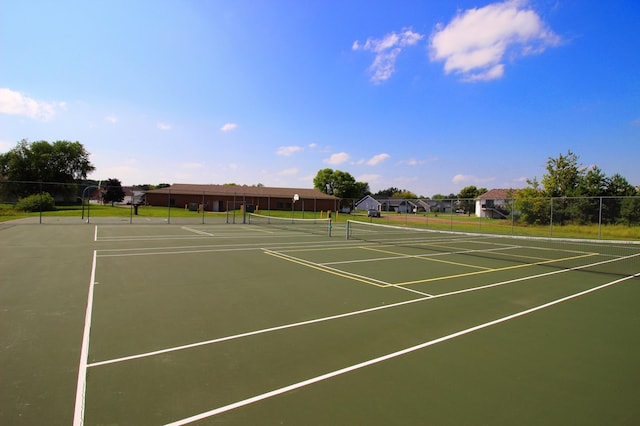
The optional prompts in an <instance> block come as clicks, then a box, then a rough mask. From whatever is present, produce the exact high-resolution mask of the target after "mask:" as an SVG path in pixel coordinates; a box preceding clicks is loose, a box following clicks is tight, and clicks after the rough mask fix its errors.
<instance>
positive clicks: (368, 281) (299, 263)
mask: <svg viewBox="0 0 640 426" xmlns="http://www.w3.org/2000/svg"><path fill="white" fill-rule="evenodd" d="M263 251H264V253H266V254H268V255H271V256H274V257H277V258H280V259H283V260H288V261H289V262H293V263H297V264H298V265H302V266H306V267H308V268H311V269H316V270H318V271H322V272H326V273H328V274H331V275H337V276H339V277H342V278H347V279H349V280H353V281H358V282H361V283H365V284H369V285H373V286H376V287H380V288H386V287H391V286H392V285H393V284H389V283H385V284H378V283H375V282H373V281H371V280H366V279H364V278H360V277H358V276H354V275H349V274H346V273H343V272H338V271H335V270H332V269H329V268H327V267H324V266H320V265H317V264H314V263H309V262H306V261H303V260H300V259H296V258H294V257H289V256H285V255H282V254H280V253H277V252H273V251H270V250H266V249H263ZM381 282H382V281H381Z"/></svg>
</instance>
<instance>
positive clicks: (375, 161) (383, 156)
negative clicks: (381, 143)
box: [365, 153, 391, 166]
mask: <svg viewBox="0 0 640 426" xmlns="http://www.w3.org/2000/svg"><path fill="white" fill-rule="evenodd" d="M389 157H391V156H390V155H389V154H384V153H383V154H378V155H374V156H373V157H371V158H370V159H368V160H367V162H366V163H365V164H366V165H367V166H375V165H377V164H380V163H382V162H383V161H384V160H386V159H387V158H389Z"/></svg>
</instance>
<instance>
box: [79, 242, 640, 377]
mask: <svg viewBox="0 0 640 426" xmlns="http://www.w3.org/2000/svg"><path fill="white" fill-rule="evenodd" d="M638 256H640V253H637V254H634V255H630V256H625V257H621V258H616V259H609V260H603V261H601V262H597V263H593V264H590V265H582V266H576V267H574V268H571V269H559V270H556V271H550V272H545V273H542V274H538V275H530V276H526V277H520V278H514V279H511V280H506V281H500V282H497V283H492V284H486V285H482V286H477V287H471V288H465V289H461V290H455V291H451V292H447V293H441V294H436V295H433V296H429V297H419V298H417V299H411V300H405V301H403V302H397V303H392V304H389V305H382V306H375V307H373V308H367V309H361V310H358V311H352V312H345V313H343V314H337V315H331V316H328V317H321V318H315V319H312V320H308V321H301V322H296V323H291V324H284V325H280V326H276V327H269V328H263V329H260V330H254V331H249V332H246V333H240V334H235V335H231V336H225V337H220V338H217V339H211V340H205V341H202V342H196V343H190V344H187V345H181V346H174V347H170V348H165V349H159V350H157V351H151V352H144V353H140V354H135V355H129V356H125V357H120V358H113V359H109V360H104V361H98V362H94V363H91V364H88V367H90V368H91V367H99V366H102V365H109V364H115V363H118V362H125V361H131V360H134V359H139V358H147V357H151V356H155V355H161V354H165V353H169V352H177V351H181V350H185V349H191V348H197V347H199V346H206V345H211V344H215V343H219V342H224V341H228V340H234V339H240V338H243V337H249V336H254V335H258V334H264V333H270V332H273V331H279V330H286V329H288V328H295V327H301V326H305V325H310V324H315V323H320V322H325V321H331V320H335V319H340V318H347V317H351V316H356V315H362V314H367V313H370V312H375V311H380V310H384V309H391V308H397V307H399V306H403V305H409V304H411V303H418V302H424V301H426V300H430V299H438V298H442V297H449V296H455V295H458V294H463V293H470V292H473V291H479V290H485V289H488V288H493V287H499V286H503V285H507V284H513V283H517V282H521V281H528V280H531V279H536V278H543V277H547V276H551V275H556V274H562V273H565V272H571V271H577V270H580V269H585V268H588V267H592V266H598V265H603V264H606V263H612V262H617V261H620V260H627V259H630V258H633V257H638Z"/></svg>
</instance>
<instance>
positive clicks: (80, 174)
mask: <svg viewBox="0 0 640 426" xmlns="http://www.w3.org/2000/svg"><path fill="white" fill-rule="evenodd" d="M93 170H95V167H94V166H93V165H92V164H91V162H90V161H89V153H88V152H87V151H86V150H85V148H84V146H82V144H81V143H80V142H70V141H64V140H63V141H56V142H53V143H49V142H47V141H37V142H31V143H30V142H29V141H27V140H26V139H23V140H21V141H20V142H18V144H17V145H16V147H15V148H13V149H12V150H10V151H9V152H7V153H5V154H0V177H1V178H2V179H3V180H6V181H14V182H46V183H47V184H46V187H45V188H44V189H45V190H47V191H49V192H51V193H52V194H54V193H55V194H63V195H65V196H74V195H75V187H74V186H73V185H71V184H75V183H76V182H77V181H78V180H80V179H86V177H87V175H88V174H89V173H90V172H92V171H93ZM51 183H55V184H57V185H51ZM3 188H6V189H7V190H8V193H9V194H10V195H14V196H26V195H29V194H33V193H36V192H38V190H39V189H38V187H37V186H35V185H33V184H25V183H8V184H6V185H3Z"/></svg>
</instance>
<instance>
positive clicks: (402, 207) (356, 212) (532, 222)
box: [340, 196, 640, 240]
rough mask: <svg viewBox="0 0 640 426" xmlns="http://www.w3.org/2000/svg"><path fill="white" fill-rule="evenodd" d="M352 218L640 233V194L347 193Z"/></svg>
mask: <svg viewBox="0 0 640 426" xmlns="http://www.w3.org/2000/svg"><path fill="white" fill-rule="evenodd" d="M340 211H341V214H342V215H343V216H344V215H348V216H349V218H350V219H352V220H364V221H369V222H377V223H386V224H391V225H402V226H421V227H427V228H433V229H443V230H451V231H462V232H479V233H495V234H509V235H530V236H541V237H565V238H566V237H569V238H571V237H573V238H591V239H621V240H639V239H640V197H638V196H633V197H604V196H603V197H556V198H545V197H540V198H509V199H500V200H497V199H496V200H481V199H465V198H449V199H447V198H445V199H404V198H375V199H374V198H373V197H365V198H364V199H361V200H355V199H354V200H351V199H348V200H347V199H343V200H342V201H341V210H340Z"/></svg>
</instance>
